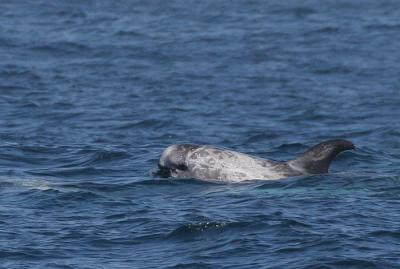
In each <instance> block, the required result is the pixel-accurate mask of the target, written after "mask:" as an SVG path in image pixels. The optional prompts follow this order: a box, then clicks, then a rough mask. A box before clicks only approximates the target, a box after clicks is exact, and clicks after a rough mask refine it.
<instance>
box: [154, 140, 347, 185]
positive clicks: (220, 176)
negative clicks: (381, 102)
mask: <svg viewBox="0 0 400 269" xmlns="http://www.w3.org/2000/svg"><path fill="white" fill-rule="evenodd" d="M350 149H354V145H353V143H351V142H349V141H346V140H329V141H325V142H322V143H320V144H318V145H316V146H314V147H312V148H310V149H309V150H307V151H306V152H305V153H304V154H302V155H301V156H299V157H297V158H296V159H293V160H290V161H287V162H277V161H272V160H267V159H262V158H259V157H256V156H252V155H247V154H244V153H240V152H235V151H232V150H228V149H221V148H217V147H214V146H206V145H203V146H201V145H192V144H178V145H172V146H169V147H168V148H167V149H165V150H164V152H163V153H162V155H161V158H160V161H159V164H158V166H159V168H160V175H162V176H164V177H174V178H196V179H200V180H218V181H230V182H240V181H245V180H254V179H263V180H272V179H281V178H287V177H293V176H301V175H310V174H323V173H327V172H328V169H329V165H330V163H331V161H332V160H333V159H334V158H335V157H336V155H338V154H339V153H340V152H342V151H345V150H350Z"/></svg>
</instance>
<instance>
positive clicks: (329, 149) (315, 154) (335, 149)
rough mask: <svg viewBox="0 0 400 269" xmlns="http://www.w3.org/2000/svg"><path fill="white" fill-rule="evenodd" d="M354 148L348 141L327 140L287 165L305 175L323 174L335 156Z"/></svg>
mask: <svg viewBox="0 0 400 269" xmlns="http://www.w3.org/2000/svg"><path fill="white" fill-rule="evenodd" d="M354 148H355V147H354V145H353V143H351V142H350V141H346V140H328V141H325V142H322V143H320V144H318V145H315V146H313V147H312V148H310V149H309V150H307V151H306V152H304V154H303V155H301V156H299V157H297V158H296V159H294V160H291V161H288V162H287V164H288V165H289V166H290V167H292V168H293V169H295V170H299V171H301V172H303V173H306V174H323V173H327V172H328V169H329V165H330V164H331V161H332V160H333V159H334V158H335V157H336V155H338V154H339V153H340V152H342V151H345V150H349V149H354Z"/></svg>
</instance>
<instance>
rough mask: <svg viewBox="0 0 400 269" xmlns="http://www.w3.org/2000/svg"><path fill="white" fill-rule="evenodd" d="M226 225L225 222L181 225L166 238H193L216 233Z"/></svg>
mask: <svg viewBox="0 0 400 269" xmlns="http://www.w3.org/2000/svg"><path fill="white" fill-rule="evenodd" d="M227 225H228V224H227V223H225V222H208V221H207V222H200V223H189V224H183V225H181V226H179V227H178V228H176V229H175V230H173V231H172V232H171V233H169V234H168V236H167V238H169V239H171V238H173V239H182V238H187V237H193V236H196V235H199V234H201V233H204V232H210V231H216V230H220V229H223V228H224V227H226V226H227Z"/></svg>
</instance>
